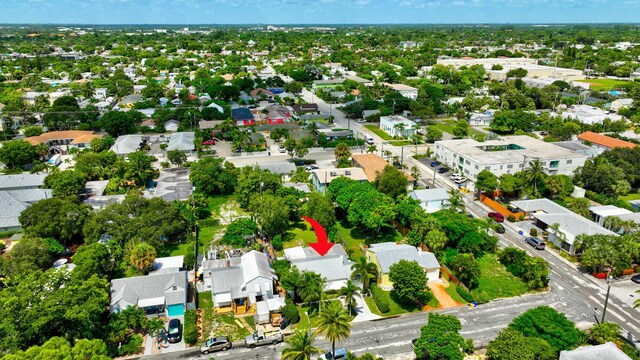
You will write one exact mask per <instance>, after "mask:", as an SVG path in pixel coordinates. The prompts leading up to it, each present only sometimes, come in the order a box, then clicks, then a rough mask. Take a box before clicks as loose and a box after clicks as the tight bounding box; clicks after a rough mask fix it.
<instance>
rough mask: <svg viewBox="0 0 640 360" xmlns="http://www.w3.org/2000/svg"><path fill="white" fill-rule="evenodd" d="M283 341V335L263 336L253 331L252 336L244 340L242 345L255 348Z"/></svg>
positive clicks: (275, 333)
mask: <svg viewBox="0 0 640 360" xmlns="http://www.w3.org/2000/svg"><path fill="white" fill-rule="evenodd" d="M283 341H284V335H282V333H280V332H274V333H270V334H265V333H263V332H262V331H255V332H254V333H253V334H251V335H249V336H247V337H246V338H244V345H245V346H246V347H248V348H254V347H256V346H262V345H270V344H277V343H279V342H283Z"/></svg>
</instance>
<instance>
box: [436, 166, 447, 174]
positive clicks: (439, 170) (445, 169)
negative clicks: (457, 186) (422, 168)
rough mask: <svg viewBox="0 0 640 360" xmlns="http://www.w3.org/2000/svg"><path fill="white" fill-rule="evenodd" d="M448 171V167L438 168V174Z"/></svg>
mask: <svg viewBox="0 0 640 360" xmlns="http://www.w3.org/2000/svg"><path fill="white" fill-rule="evenodd" d="M447 171H449V169H447V168H446V167H441V168H438V174H444V173H446V172H447Z"/></svg>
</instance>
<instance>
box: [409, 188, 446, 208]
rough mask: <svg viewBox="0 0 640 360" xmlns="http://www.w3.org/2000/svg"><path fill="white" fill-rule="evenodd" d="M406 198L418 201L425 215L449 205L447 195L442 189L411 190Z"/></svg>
mask: <svg viewBox="0 0 640 360" xmlns="http://www.w3.org/2000/svg"><path fill="white" fill-rule="evenodd" d="M408 196H409V197H410V198H412V199H414V200H417V201H419V202H420V207H422V209H423V210H424V211H425V212H427V213H434V212H436V211H439V210H442V209H443V208H444V207H446V206H447V205H449V193H448V192H447V190H445V189H442V188H436V189H420V190H413V191H411V192H409V194H408Z"/></svg>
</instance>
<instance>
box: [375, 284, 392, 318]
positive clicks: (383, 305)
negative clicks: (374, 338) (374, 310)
mask: <svg viewBox="0 0 640 360" xmlns="http://www.w3.org/2000/svg"><path fill="white" fill-rule="evenodd" d="M371 296H373V301H375V303H376V306H377V307H378V310H380V312H381V313H383V314H384V313H387V312H389V298H388V296H387V294H385V292H384V290H382V289H380V288H379V287H377V286H372V287H371Z"/></svg>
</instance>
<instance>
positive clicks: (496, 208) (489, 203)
mask: <svg viewBox="0 0 640 360" xmlns="http://www.w3.org/2000/svg"><path fill="white" fill-rule="evenodd" d="M480 201H481V202H482V203H483V204H485V205H487V206H488V207H490V208H491V209H492V210H494V211H496V212H498V213H500V214H502V216H504V217H505V218H508V217H509V216H513V218H514V219H516V220H517V219H519V218H520V217H521V216H522V217H524V216H525V213H523V212H517V213H514V212H511V211H509V209H507V208H506V207H505V206H504V205H502V204H500V203H499V202H497V201H495V200H493V199H491V198H489V197H488V196H486V195H484V194H481V195H480Z"/></svg>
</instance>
